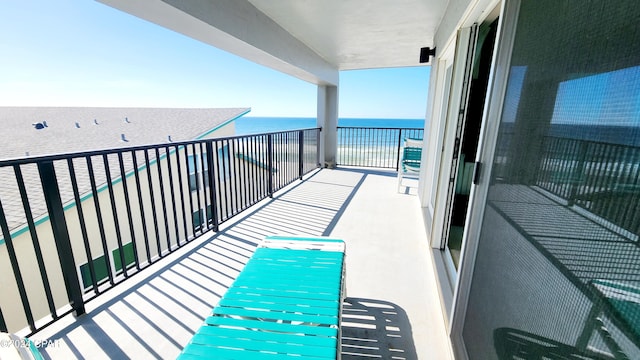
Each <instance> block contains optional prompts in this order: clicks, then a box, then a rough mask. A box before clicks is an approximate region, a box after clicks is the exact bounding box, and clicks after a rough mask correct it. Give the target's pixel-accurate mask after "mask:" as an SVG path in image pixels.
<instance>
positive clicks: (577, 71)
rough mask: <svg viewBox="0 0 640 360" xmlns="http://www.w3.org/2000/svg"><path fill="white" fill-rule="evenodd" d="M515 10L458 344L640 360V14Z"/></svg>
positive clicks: (525, 5) (622, 2)
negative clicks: (639, 21)
mask: <svg viewBox="0 0 640 360" xmlns="http://www.w3.org/2000/svg"><path fill="white" fill-rule="evenodd" d="M508 3H509V8H510V9H512V11H513V13H512V14H513V16H514V18H511V19H509V21H508V23H510V24H512V28H511V29H509V28H508V26H507V28H506V29H503V31H504V32H503V33H502V36H504V37H505V38H510V39H511V40H510V41H504V42H501V43H500V45H499V46H500V47H501V48H500V49H499V53H501V54H502V55H499V57H501V58H499V59H498V60H497V61H498V63H499V64H498V67H497V68H496V71H497V72H501V73H502V75H503V76H506V79H505V81H504V82H503V83H502V84H500V83H499V82H498V83H496V86H495V87H494V89H493V90H494V94H496V95H499V98H494V99H492V102H491V103H492V104H494V105H496V108H498V106H499V108H498V110H495V109H494V114H495V116H494V117H493V118H491V117H490V118H489V119H488V121H489V122H490V123H491V122H493V123H492V124H491V126H488V127H487V129H488V130H487V131H488V132H487V137H490V138H492V140H491V141H487V142H486V143H485V145H484V146H483V145H481V149H480V151H482V152H483V155H482V158H483V159H484V161H488V163H486V164H485V166H484V169H485V173H483V176H482V177H481V178H480V179H481V180H480V184H479V187H482V188H483V189H484V192H478V193H481V195H478V196H484V198H482V199H481V201H478V202H481V204H480V205H475V206H476V208H475V209H474V210H475V211H476V212H478V213H479V214H481V215H480V216H478V217H477V218H476V221H477V223H476V225H472V226H471V228H470V229H471V230H470V231H474V232H476V235H475V238H474V239H473V241H472V242H473V250H474V254H473V258H472V259H463V263H462V266H463V267H465V268H466V269H465V271H467V273H468V276H463V278H462V280H461V281H462V282H464V285H465V287H463V290H462V292H461V293H459V297H460V298H461V299H462V301H461V304H463V306H459V307H457V308H456V313H455V314H454V317H455V318H457V319H458V323H459V325H460V326H459V327H458V328H456V327H454V334H453V335H454V337H459V338H460V339H461V344H462V346H463V347H464V349H466V354H467V355H468V356H469V358H471V359H530V358H535V359H547V358H548V359H583V358H586V359H638V358H640V237H639V235H640V27H639V26H638V19H640V6H638V3H637V1H636V0H615V1H575V0H522V1H509V2H508ZM514 31H515V32H514ZM501 61H502V62H501ZM501 66H502V67H501ZM502 85H504V86H502ZM492 129H494V131H493V133H492ZM489 144H491V145H489ZM482 194H484V195H482ZM476 200H477V199H476ZM465 288H466V289H467V290H464V289H465ZM456 331H459V333H455V332H456Z"/></svg>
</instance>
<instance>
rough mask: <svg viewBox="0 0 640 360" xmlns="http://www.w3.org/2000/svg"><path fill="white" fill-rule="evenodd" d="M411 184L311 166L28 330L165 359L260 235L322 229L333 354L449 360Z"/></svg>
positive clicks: (52, 346) (88, 346) (118, 353)
mask: <svg viewBox="0 0 640 360" xmlns="http://www.w3.org/2000/svg"><path fill="white" fill-rule="evenodd" d="M414 185H415V184H414ZM415 190H416V189H415V187H414V188H411V189H410V191H408V193H407V192H405V193H398V192H397V188H396V177H395V172H393V171H385V170H368V169H360V168H340V169H336V170H326V169H325V170H320V171H317V172H314V173H312V174H311V175H309V176H307V177H305V179H304V180H303V181H302V182H296V183H294V184H292V185H290V186H289V187H287V188H285V189H283V190H281V191H280V192H278V193H276V195H275V196H274V198H273V199H268V200H265V201H263V202H261V203H259V204H257V205H255V206H254V207H253V208H251V209H249V210H247V211H246V212H244V213H242V214H241V215H240V216H238V217H237V219H234V221H232V222H229V223H225V224H224V226H222V227H221V229H220V231H219V232H218V233H209V234H206V235H205V236H202V237H200V238H199V239H197V240H195V241H193V242H192V243H191V244H189V245H187V246H185V247H184V248H182V249H180V250H177V251H175V252H174V253H173V254H171V255H170V256H167V258H166V259H164V260H163V261H159V262H158V263H156V264H154V265H153V266H152V267H151V268H149V269H147V270H145V271H144V272H142V273H140V274H139V275H136V276H135V277H133V278H132V279H130V280H128V281H126V282H125V283H123V284H121V285H119V286H117V287H116V288H114V289H113V290H110V291H109V292H108V293H106V294H104V295H101V296H100V297H98V298H97V299H95V300H93V301H91V302H90V303H88V304H87V314H86V315H84V316H82V317H80V318H74V317H72V316H68V317H67V318H64V319H62V320H60V321H58V322H56V323H55V324H53V325H52V326H50V327H48V328H46V329H44V330H42V331H41V332H39V333H37V334H35V335H34V336H32V338H33V339H35V340H47V344H49V346H47V347H45V348H42V349H41V351H42V352H43V354H44V355H45V357H49V358H51V359H73V358H91V359H99V358H136V359H143V358H175V357H176V356H177V355H178V354H179V353H180V350H181V348H182V347H183V346H184V345H186V344H187V343H188V342H189V339H190V338H191V336H192V334H193V333H194V332H195V331H196V329H197V328H198V327H199V326H200V325H201V324H202V322H203V319H204V317H205V316H207V315H208V314H209V313H210V311H211V309H212V308H213V306H215V304H216V302H217V300H218V299H219V298H220V296H221V295H223V294H224V292H225V290H226V288H227V287H228V286H229V285H230V284H231V283H232V281H233V279H234V278H235V277H236V275H237V274H238V273H239V271H241V270H242V267H243V265H244V264H245V263H246V261H247V260H248V258H249V257H250V256H251V254H252V251H253V250H254V248H255V246H256V244H257V243H258V242H259V241H260V240H261V239H262V238H264V237H265V236H267V235H272V234H296V235H325V236H332V237H338V238H342V239H344V240H345V241H346V243H347V301H346V302H345V304H344V309H343V313H344V314H343V324H342V325H343V326H342V336H343V340H342V354H343V355H342V358H343V359H362V358H381V359H449V358H451V357H452V356H451V349H450V345H449V341H448V338H447V335H446V332H445V327H444V320H443V315H442V312H441V308H440V299H439V296H438V292H437V289H436V281H435V276H434V271H433V264H432V259H431V255H430V253H429V251H430V250H429V248H428V245H427V243H426V235H425V230H424V226H423V224H422V220H421V219H422V216H421V211H420V207H419V203H418V198H417V196H415Z"/></svg>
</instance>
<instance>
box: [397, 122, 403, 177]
mask: <svg viewBox="0 0 640 360" xmlns="http://www.w3.org/2000/svg"><path fill="white" fill-rule="evenodd" d="M400 146H402V129H398V147H397V148H396V150H397V151H396V152H397V153H398V154H397V155H396V171H398V170H399V169H400Z"/></svg>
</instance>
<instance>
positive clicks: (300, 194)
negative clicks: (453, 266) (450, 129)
mask: <svg viewBox="0 0 640 360" xmlns="http://www.w3.org/2000/svg"><path fill="white" fill-rule="evenodd" d="M385 132H388V133H389V137H390V138H392V139H393V141H389V144H393V145H389V146H390V149H391V150H384V151H386V152H387V153H389V154H391V158H392V159H393V160H396V161H397V150H393V148H394V147H395V146H396V145H397V139H398V137H399V136H404V135H400V133H401V131H398V130H393V131H392V130H385ZM318 135H319V132H318V130H317V129H309V130H304V131H294V132H285V133H277V134H270V135H257V136H248V137H236V138H228V139H216V140H204V141H199V142H190V143H176V144H171V145H170V146H164V145H162V146H154V147H146V148H133V149H123V150H113V151H107V152H98V153H83V154H71V155H65V156H59V157H47V158H37V159H31V160H29V159H23V160H15V161H8V162H4V163H3V165H4V168H3V170H4V171H5V172H4V173H3V175H4V176H10V175H14V176H15V179H14V180H13V181H14V182H15V183H16V189H15V190H16V193H15V198H14V199H12V201H14V202H17V203H18V205H21V206H15V205H16V204H10V203H9V202H7V201H6V200H5V199H6V196H5V197H3V198H2V200H4V201H3V207H2V208H3V215H4V216H3V218H4V219H6V220H4V221H3V222H4V224H0V225H3V234H4V235H5V236H4V238H5V242H6V244H5V245H6V246H3V253H2V256H3V257H5V259H6V260H7V261H4V262H3V263H4V264H5V265H4V266H7V267H8V266H9V264H11V268H10V269H7V270H8V271H6V272H5V277H6V279H5V280H7V282H9V281H10V282H12V283H15V285H12V286H11V287H9V288H8V289H9V290H8V291H7V293H8V296H4V297H3V301H2V303H1V304H0V305H1V309H2V315H3V317H2V325H3V328H6V329H8V330H9V331H13V332H17V333H19V334H21V335H30V338H31V339H33V340H35V341H36V343H40V344H43V345H47V346H43V347H42V348H41V351H42V352H43V353H44V354H46V355H47V356H49V357H51V358H53V359H56V358H65V359H67V358H86V357H91V358H95V357H110V358H114V357H115V358H120V357H135V358H173V357H175V356H176V355H177V354H178V353H179V352H180V350H181V348H182V347H183V346H184V345H185V344H187V343H188V341H189V339H190V337H191V336H192V335H193V333H194V332H195V331H196V329H197V328H198V327H199V326H200V325H201V323H202V321H203V319H204V317H205V316H207V315H208V314H209V313H210V311H211V309H212V308H213V306H215V304H216V302H217V300H218V299H219V298H220V296H221V295H222V294H224V292H225V289H226V288H227V287H228V286H229V285H230V284H231V282H232V281H233V279H234V278H235V277H236V276H237V274H238V273H239V271H241V270H242V267H243V265H244V264H245V263H246V261H247V260H248V258H249V257H250V256H251V254H252V252H253V250H254V248H255V246H256V245H257V243H258V242H259V241H260V240H261V239H263V238H264V237H265V236H267V235H272V234H300V235H330V236H333V237H339V238H343V239H345V240H346V242H347V259H348V260H347V296H348V298H347V301H346V303H345V304H344V307H343V312H344V315H343V333H342V336H343V341H342V353H343V358H345V359H349V358H354V359H355V358H362V357H378V358H394V357H395V358H406V359H415V358H417V357H418V354H420V356H423V355H426V356H427V357H429V358H438V359H440V358H447V357H449V356H450V347H449V342H448V339H447V336H446V333H445V328H444V319H443V315H442V312H441V308H440V300H439V296H438V290H437V288H436V283H435V275H434V273H433V265H432V263H431V257H430V256H431V255H430V252H429V248H428V245H427V241H426V234H425V231H424V226H423V224H422V215H421V210H420V206H419V203H418V199H417V197H416V196H415V192H416V188H415V185H417V184H413V187H411V185H412V184H411V183H408V184H407V185H410V186H409V187H407V189H406V191H405V192H404V193H398V192H397V180H396V173H395V171H394V170H385V169H379V168H376V169H369V168H361V167H358V168H355V167H342V168H339V169H334V170H331V169H321V170H320V169H317V168H316V166H315V164H316V163H317V159H316V156H317V139H318ZM343 138H345V139H346V138H350V137H349V136H343ZM380 139H382V135H381V137H380ZM382 143H384V141H382V140H379V144H378V145H381V144H382ZM376 149H377V151H373V152H371V153H374V154H380V149H381V148H380V146H378V147H376ZM394 151H395V152H394ZM394 154H395V155H394ZM376 156H378V157H379V156H381V155H376ZM394 157H395V159H394ZM351 159H353V157H351ZM393 160H391V161H390V162H388V164H391V165H390V166H389V167H392V168H393V167H395V165H394V164H393ZM342 161H346V160H342ZM368 164H369V165H370V166H372V165H373V166H375V164H374V163H373V162H369V163H368ZM378 166H379V165H378ZM52 169H53V171H52ZM130 169H133V170H130ZM11 170H13V171H11ZM12 172H13V174H11V173H12ZM163 174H164V175H163ZM51 179H53V180H51ZM66 179H75V181H74V180H71V181H69V182H68V183H66V182H65V180H66ZM298 179H301V180H298ZM37 180H41V181H39V182H38V181H37ZM52 182H53V183H55V184H58V189H59V190H58V191H56V189H55V188H53V187H50V186H47V185H46V184H50V183H52ZM38 183H40V187H39V186H38ZM100 183H104V184H103V185H102V187H101V186H100V185H99V184H100ZM42 184H45V185H44V186H42ZM65 184H66V185H65ZM100 189H102V190H103V191H101V190H100ZM37 191H41V194H40V196H41V197H44V198H45V200H47V201H41V200H42V199H40V201H39V200H38V199H37V197H36V196H34V193H35V192H37ZM56 194H57V195H56ZM87 194H88V195H90V196H88V195H87ZM189 195H191V196H189ZM65 197H70V199H71V200H69V201H68V202H65V201H64V200H63V199H64V198H65ZM56 198H58V199H59V200H58V203H57V204H56V201H55V199H56ZM20 199H22V200H23V201H22V204H20V203H21V201H20ZM51 199H54V201H51ZM72 202H73V204H75V206H74V205H73V204H72ZM77 204H80V206H77ZM44 205H46V207H45V208H44V209H45V210H46V211H47V213H48V214H49V215H48V216H49V218H48V219H47V218H42V217H40V218H38V217H37V216H36V215H35V214H36V213H37V210H36V209H37V206H41V207H42V206H44ZM56 207H58V209H57V210H56ZM15 208H21V210H20V211H17V212H15V211H14V212H11V213H10V212H9V210H11V209H15ZM60 209H62V213H63V214H64V215H65V217H64V219H65V220H64V221H65V223H66V224H67V226H66V227H67V233H68V234H69V239H70V240H69V241H68V244H69V245H67V246H69V247H70V248H71V249H70V252H71V253H72V254H73V255H74V257H73V258H72V259H69V258H67V259H63V261H60V262H59V265H57V266H55V264H54V266H51V262H52V261H53V262H54V263H55V261H57V257H58V256H57V255H58V254H61V255H60V258H63V257H64V256H65V255H68V254H65V253H64V251H65V250H64V248H60V247H59V246H58V247H57V248H56V247H53V245H52V244H51V243H53V242H57V243H58V244H60V243H61V242H62V243H64V239H63V238H64V235H62V236H61V237H60V236H58V235H59V234H57V233H58V232H60V231H61V230H60V224H59V223H57V225H56V221H58V220H60V211H59V210H60ZM141 210H142V211H141ZM194 210H195V211H194ZM241 211H242V212H241ZM19 214H20V215H22V217H23V218H24V220H25V221H26V225H24V226H23V229H24V230H23V231H22V232H20V231H19V230H15V229H19V228H20V221H19V219H20V216H18V215H19ZM10 215H13V216H10ZM94 217H95V221H94V220H92V219H93V218H94ZM43 219H44V220H43ZM98 219H101V220H98ZM205 219H206V220H205ZM49 222H50V223H51V228H52V229H54V228H56V226H57V229H54V230H53V232H54V233H56V234H55V235H51V234H48V233H46V231H43V230H42V228H46V227H47V225H46V224H48V223H49ZM187 223H189V224H187ZM42 224H45V226H43V225H42ZM10 227H11V229H12V230H10ZM76 228H77V229H76ZM83 228H84V230H83ZM76 230H78V231H76ZM216 230H217V231H216ZM63 232H64V231H63ZM9 233H11V234H10V235H9ZM34 234H35V235H34ZM185 234H186V236H185ZM7 235H9V236H7ZM21 236H23V237H22V238H21ZM29 238H31V239H29ZM34 238H35V239H36V240H35V241H34ZM7 239H8V240H9V241H7ZM54 239H55V241H54ZM60 239H63V240H62V241H61V240H60ZM35 244H37V245H39V246H36V245H35ZM87 244H88V245H87ZM129 244H131V245H129ZM5 249H6V250H5ZM25 249H26V250H25ZM105 249H106V250H105ZM52 253H53V256H52ZM83 254H88V255H84V257H83V256H82V255H83ZM88 258H91V259H93V261H87V259H88ZM65 260H66V262H65ZM68 261H72V264H73V266H68V265H69V264H68ZM123 264H125V265H124V266H123ZM38 269H39V270H40V271H38ZM143 269H144V271H141V270H143ZM33 270H35V271H33ZM69 278H71V280H72V281H71V282H73V281H74V280H75V283H76V284H75V285H76V286H78V285H79V287H80V288H79V289H78V288H77V289H76V290H75V291H76V292H78V291H79V293H74V290H73V288H72V287H73V286H69V284H68V283H69ZM71 285H73V284H71ZM116 285H117V286H116ZM65 288H66V289H67V291H66V293H65ZM69 289H70V290H69ZM74 296H75V298H74ZM78 297H79V298H78ZM74 299H75V300H76V301H73V300H74ZM61 304H62V305H61ZM71 313H75V314H78V315H80V316H77V317H76V316H72V314H71ZM43 315H44V316H43ZM21 324H23V325H21Z"/></svg>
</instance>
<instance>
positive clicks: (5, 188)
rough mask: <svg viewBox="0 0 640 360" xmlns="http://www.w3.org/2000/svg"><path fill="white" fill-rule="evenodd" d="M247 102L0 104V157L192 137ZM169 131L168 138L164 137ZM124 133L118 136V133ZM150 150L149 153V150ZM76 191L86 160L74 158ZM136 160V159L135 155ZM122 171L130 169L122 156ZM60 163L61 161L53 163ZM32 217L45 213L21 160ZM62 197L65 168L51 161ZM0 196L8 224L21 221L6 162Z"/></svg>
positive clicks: (67, 192)
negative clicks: (218, 105)
mask: <svg viewBox="0 0 640 360" xmlns="http://www.w3.org/2000/svg"><path fill="white" fill-rule="evenodd" d="M249 110H250V109H249V108H225V109H158V108H57V107H0V126H2V132H1V133H2V134H3V141H0V160H6V159H13V158H23V157H25V156H26V157H32V156H39V155H53V154H63V153H75V152H83V151H91V150H104V149H117V148H125V147H132V146H140V145H150V144H169V143H171V142H178V141H186V140H194V139H197V138H200V137H203V136H204V135H207V134H208V133H210V132H211V131H212V130H214V129H216V128H217V127H220V126H222V125H224V124H226V123H229V122H231V121H233V120H235V119H237V118H238V117H241V116H242V115H244V114H246V113H247V112H249ZM169 136H170V137H171V139H170V140H169ZM123 138H124V139H123ZM150 155H152V154H150ZM76 160H77V161H74V163H76V162H77V163H78V164H79V165H80V166H78V167H77V168H76V177H77V178H78V186H79V190H80V193H81V194H82V193H88V192H89V191H90V187H89V181H88V178H89V175H88V173H87V168H86V163H83V162H82V159H76ZM139 161H140V159H139ZM124 163H125V164H128V166H126V171H130V170H132V169H133V163H132V161H131V158H130V156H129V155H125V156H124ZM56 165H62V164H56ZM21 168H22V169H21V170H22V172H23V177H24V183H25V187H26V188H27V193H28V197H29V203H30V207H31V210H32V213H33V216H34V218H38V217H40V216H44V215H45V214H46V205H45V202H44V198H43V197H42V195H41V191H42V190H41V189H42V185H41V184H40V179H39V177H38V175H37V170H36V168H35V166H33V165H31V166H21ZM109 168H110V171H111V173H112V174H113V179H115V178H116V177H117V176H118V175H119V169H118V165H117V162H115V161H114V162H112V163H110V166H109ZM94 171H95V179H96V182H97V183H98V184H99V185H100V184H104V183H105V181H106V177H105V169H104V166H103V165H102V164H101V163H100V162H99V161H98V162H97V164H95V169H94ZM56 172H57V173H58V176H57V177H58V184H59V187H60V193H61V197H62V201H63V202H64V203H70V202H72V201H73V191H72V188H71V184H70V181H69V180H68V179H69V172H68V169H67V168H66V167H65V166H56ZM0 199H1V201H2V206H3V209H4V211H5V215H6V220H7V223H8V225H9V228H10V229H12V230H13V229H17V228H20V227H22V226H24V225H25V224H26V219H25V216H24V211H23V205H22V200H21V196H20V193H19V191H18V187H17V182H16V175H15V172H14V169H13V168H12V167H10V166H9V167H0Z"/></svg>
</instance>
